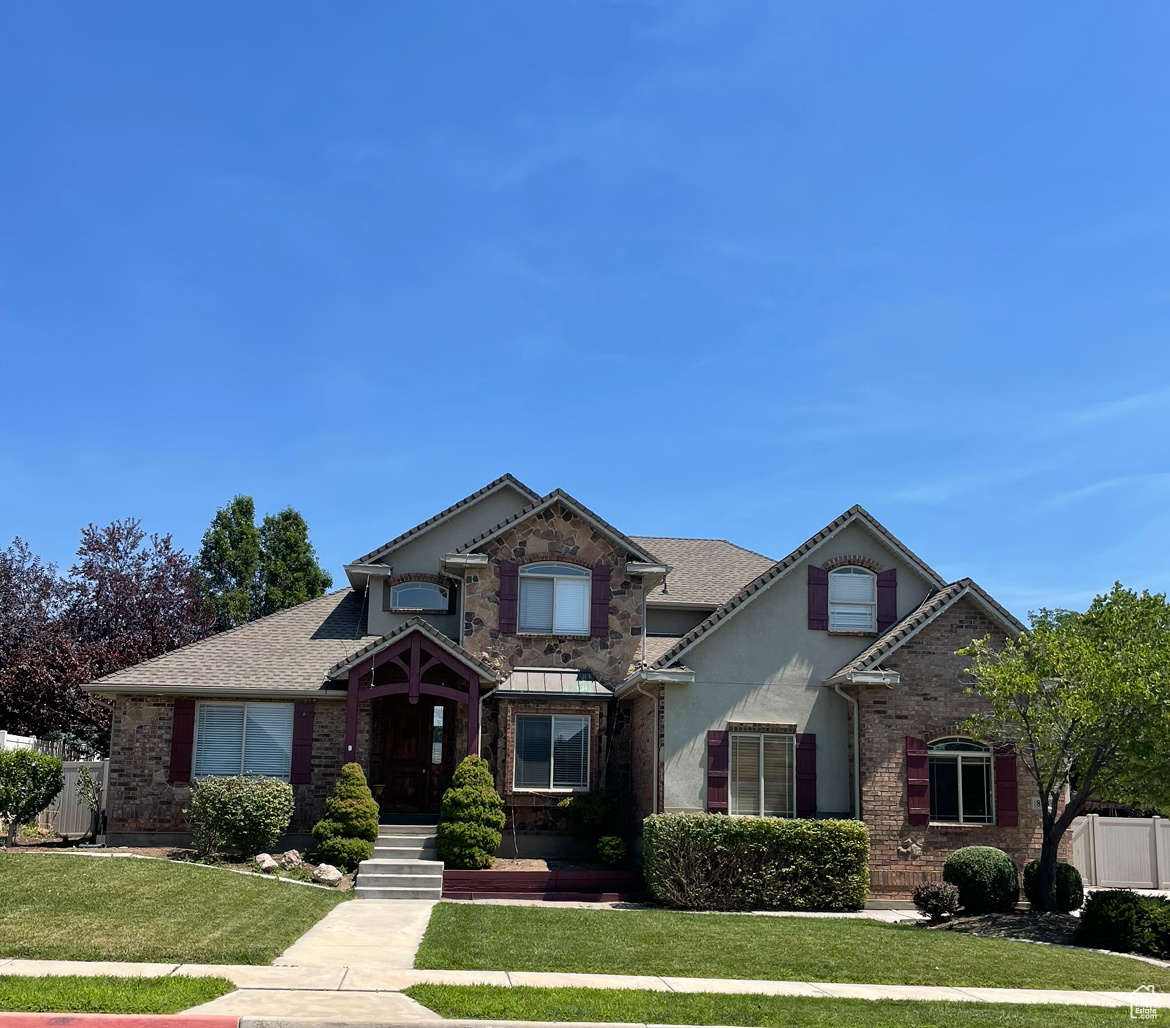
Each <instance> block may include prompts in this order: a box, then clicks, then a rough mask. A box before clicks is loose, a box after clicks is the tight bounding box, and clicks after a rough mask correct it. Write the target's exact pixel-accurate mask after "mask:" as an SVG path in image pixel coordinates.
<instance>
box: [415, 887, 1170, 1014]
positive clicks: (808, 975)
mask: <svg viewBox="0 0 1170 1028" xmlns="http://www.w3.org/2000/svg"><path fill="white" fill-rule="evenodd" d="M415 967H418V968H453V969H468V970H502V971H582V972H588V973H594V974H656V975H677V976H680V977H691V978H758V979H771V980H776V981H806V982H862V983H874V984H881V985H954V986H972V987H986V988H1005V989H1093V990H1101V989H1104V990H1108V991H1111V992H1116V991H1127V990H1129V989H1133V988H1136V987H1137V986H1138V985H1154V986H1156V987H1157V989H1158V991H1159V992H1163V991H1166V990H1170V970H1167V969H1164V968H1158V967H1153V966H1151V965H1149V964H1146V963H1142V962H1140V961H1137V960H1130V959H1129V958H1127V957H1111V956H1105V955H1103V954H1100V953H1091V952H1089V951H1086V950H1075V949H1066V948H1062V947H1057V946H1038V945H1030V944H1027V943H1022V942H1009V941H1005V940H1001V939H981V938H977V937H975V936H973V935H962V934H960V933H958V932H938V931H927V930H926V929H924V928H918V927H914V926H911V925H890V924H883V923H881V922H879V921H870V920H861V919H856V920H854V919H847V918H812V917H756V916H747V915H742V914H687V913H681V912H678V911H672V910H580V909H574V908H549V907H519V906H517V907H511V906H491V905H482V906H481V905H478V904H475V905H473V904H465V903H440V904H439V905H438V906H436V907H435V909H434V913H433V914H432V915H431V922H430V925H429V926H428V927H427V932H426V936H425V937H424V938H423V942H422V946H421V947H420V948H419V951H418V955H417V956H416V957H415Z"/></svg>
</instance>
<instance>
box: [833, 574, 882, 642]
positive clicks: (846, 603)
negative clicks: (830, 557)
mask: <svg viewBox="0 0 1170 1028" xmlns="http://www.w3.org/2000/svg"><path fill="white" fill-rule="evenodd" d="M843 571H847V572H849V574H850V575H852V576H855V577H856V576H859V575H866V576H868V577H869V579H870V584H871V585H872V586H873V600H871V601H870V602H867V603H862V602H860V601H856V600H836V601H834V600H833V576H834V575H836V574H839V573H840V572H843ZM834 607H836V608H838V609H848V610H860V609H861V608H863V607H866V608H868V609H869V627H868V628H858V627H857V626H856V625H849V626H848V627H846V626H844V625H834V624H833V609H834ZM829 631H830V632H863V633H866V634H869V633H872V632H876V631H877V575H875V574H874V573H873V572H872V571H870V570H869V568H863V567H858V566H857V565H856V564H846V565H844V566H843V567H839V568H833V570H832V571H830V572H829Z"/></svg>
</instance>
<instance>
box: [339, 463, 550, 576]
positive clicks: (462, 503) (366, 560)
mask: <svg viewBox="0 0 1170 1028" xmlns="http://www.w3.org/2000/svg"><path fill="white" fill-rule="evenodd" d="M505 482H507V483H509V484H511V485H513V486H515V487H516V488H517V489H518V490H519V491H520V492H522V493H525V494H527V495H528V496H533V497H535V496H537V495H538V494H537V493H536V492H534V491H533V490H532V489H530V488H529V487H528V486H526V485H525V484H524V483H523V482H521V481H520V480H519V479H518V478H516V477H515V476H514V475H512V474H510V473H508V472H505V473H504V474H502V475H500V477H499V478H497V479H494V480H493V481H491V482H488V484H487V485H485V486H483V487H482V488H480V489H477V490H476V491H475V492H473V493H471V494H470V495H468V496H465V497H463V499H462V500H459V501H457V502H456V503H453V504H451V506H450V507H447V508H445V509H443V510H441V511H439V513H438V514H434V515H432V516H431V517H429V518H427V519H426V521H420V522H419V523H418V524H417V525H415V526H414V527H413V528H409V529H407V530H406V531H405V532H403V533H401V534H400V535H396V536H395V537H394V538H393V539H391V540H390V541H389V542H387V543H383V544H382V545H381V546H379V547H376V548H375V549H373V550H370V552H369V553H367V554H365V555H364V556H362V557H358V559H357V560H354V561H351V562H350V563H351V564H372V563H374V562H375V561H376V560H377V559H378V558H379V557H381V556H383V555H384V554H386V553H387V552H388V551H389V550H392V549H394V548H396V547H397V546H399V545H400V544H401V543H403V542H405V541H406V540H407V539H410V538H412V537H413V536H415V535H418V534H419V533H421V532H425V531H426V530H427V529H428V528H430V527H431V526H432V525H435V524H437V523H438V522H439V521H442V520H443V518H445V517H448V516H449V515H451V514H454V513H455V511H457V510H459V509H460V508H462V507H466V506H467V505H468V504H469V503H472V502H474V501H475V500H478V499H479V498H480V497H481V496H484V495H486V494H487V493H489V492H491V491H492V490H494V489H498V488H499V487H500V486H501V485H503V484H504V483H505Z"/></svg>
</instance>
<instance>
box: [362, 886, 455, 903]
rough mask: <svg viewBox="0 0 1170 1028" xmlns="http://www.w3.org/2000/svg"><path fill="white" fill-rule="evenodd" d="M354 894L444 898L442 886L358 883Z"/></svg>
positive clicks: (425, 898)
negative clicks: (409, 886) (421, 886)
mask: <svg viewBox="0 0 1170 1028" xmlns="http://www.w3.org/2000/svg"><path fill="white" fill-rule="evenodd" d="M353 894H354V896H355V897H356V898H357V899H372V900H438V899H442V898H443V889H442V887H441V886H440V887H437V888H431V889H419V888H413V887H412V888H401V887H399V888H394V887H390V888H381V887H376V888H368V887H366V886H364V885H358V886H356V887H355V888H354V890H353Z"/></svg>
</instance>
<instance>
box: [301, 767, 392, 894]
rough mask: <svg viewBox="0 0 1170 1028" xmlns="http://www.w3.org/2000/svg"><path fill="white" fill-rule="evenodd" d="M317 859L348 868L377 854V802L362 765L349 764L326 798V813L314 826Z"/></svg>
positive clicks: (352, 867)
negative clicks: (375, 849)
mask: <svg viewBox="0 0 1170 1028" xmlns="http://www.w3.org/2000/svg"><path fill="white" fill-rule="evenodd" d="M313 838H314V839H316V840H317V859H318V860H319V861H321V862H322V863H326V864H333V865H334V866H336V867H340V868H344V869H345V870H346V871H356V870H357V866H358V864H360V863H361V862H362V861H363V860H369V859H370V857H372V856H373V855H374V842H375V840H376V839H377V838H378V803H377V801H376V800H375V799H374V797H373V794H372V793H371V792H370V787H369V786H368V785H367V784H366V776H365V774H364V773H363V772H362V768H361V765H360V764H346V765H345V766H344V767H342V769H341V774H340V775H338V777H337V783H336V784H335V785H334V786H333V795H332V796H330V797H329V799H327V800H326V801H325V816H324V817H323V818H322V819H321V820H320V821H318V822H317V823H316V824H315V825H313Z"/></svg>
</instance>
